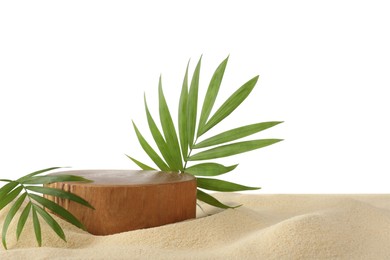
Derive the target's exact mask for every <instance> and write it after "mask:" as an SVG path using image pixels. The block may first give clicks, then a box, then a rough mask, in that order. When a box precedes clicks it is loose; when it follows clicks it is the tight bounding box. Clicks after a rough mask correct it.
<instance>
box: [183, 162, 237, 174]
mask: <svg viewBox="0 0 390 260" xmlns="http://www.w3.org/2000/svg"><path fill="white" fill-rule="evenodd" d="M237 165H238V164H236V165H232V166H223V165H222V164H218V163H200V164H196V165H193V166H191V167H188V168H187V169H186V172H187V173H190V174H192V175H196V176H217V175H221V174H224V173H227V172H230V171H232V170H234V169H235V168H236V167H237Z"/></svg>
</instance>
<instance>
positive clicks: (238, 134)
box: [193, 122, 282, 149]
mask: <svg viewBox="0 0 390 260" xmlns="http://www.w3.org/2000/svg"><path fill="white" fill-rule="evenodd" d="M280 123H282V122H263V123H257V124H252V125H247V126H242V127H238V128H235V129H232V130H229V131H226V132H223V133H221V134H218V135H216V136H213V137H210V138H208V139H206V140H204V141H202V142H200V143H198V144H196V145H195V146H194V147H193V148H194V149H197V148H204V147H208V146H213V145H218V144H222V143H227V142H231V141H234V140H237V139H240V138H243V137H246V136H249V135H252V134H255V133H257V132H260V131H263V130H265V129H268V128H270V127H273V126H275V125H278V124H280Z"/></svg>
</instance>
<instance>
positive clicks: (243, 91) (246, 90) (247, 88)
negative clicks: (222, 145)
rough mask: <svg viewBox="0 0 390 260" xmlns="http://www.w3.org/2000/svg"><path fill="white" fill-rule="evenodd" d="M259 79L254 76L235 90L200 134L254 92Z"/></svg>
mask: <svg viewBox="0 0 390 260" xmlns="http://www.w3.org/2000/svg"><path fill="white" fill-rule="evenodd" d="M258 79H259V76H256V77H254V78H252V79H251V80H249V81H248V82H246V83H245V84H244V85H242V86H241V87H240V88H239V89H238V90H237V91H236V92H234V93H233V94H232V95H231V96H230V97H229V98H228V99H227V100H226V101H225V103H223V104H222V106H221V107H220V108H219V109H218V110H217V112H215V114H214V115H213V116H212V117H211V118H210V120H209V121H208V122H207V123H206V125H205V126H204V127H203V128H202V129H201V131H200V133H198V136H201V135H202V134H204V133H206V132H207V131H208V130H210V129H211V128H212V127H214V126H215V125H216V124H218V123H219V122H221V121H222V120H223V119H224V118H226V117H227V116H228V115H230V114H231V113H232V112H233V111H234V110H235V109H236V108H237V107H238V106H239V105H240V104H241V103H242V102H243V101H244V100H245V99H246V98H247V97H248V95H249V94H250V93H251V92H252V90H253V88H254V87H255V85H256V83H257V80H258Z"/></svg>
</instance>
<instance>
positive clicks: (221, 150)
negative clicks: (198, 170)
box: [188, 139, 282, 161]
mask: <svg viewBox="0 0 390 260" xmlns="http://www.w3.org/2000/svg"><path fill="white" fill-rule="evenodd" d="M280 141H282V139H259V140H252V141H244V142H238V143H233V144H227V145H222V146H218V147H215V148H212V149H209V150H206V151H203V152H200V153H197V154H194V155H192V156H190V157H189V158H188V160H189V161H199V160H210V159H215V158H221V157H227V156H231V155H235V154H240V153H244V152H249V151H252V150H255V149H259V148H262V147H266V146H269V145H271V144H274V143H277V142H280Z"/></svg>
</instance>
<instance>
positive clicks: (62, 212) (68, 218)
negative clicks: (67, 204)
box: [30, 193, 85, 230]
mask: <svg viewBox="0 0 390 260" xmlns="http://www.w3.org/2000/svg"><path fill="white" fill-rule="evenodd" d="M30 197H31V198H32V199H33V200H35V201H36V202H38V203H40V204H41V205H42V206H44V207H46V208H48V209H49V210H51V211H53V212H54V213H55V214H57V215H59V216H60V217H63V218H64V219H65V220H66V221H68V222H69V223H71V224H73V225H74V226H76V227H78V228H81V229H83V230H85V227H84V225H83V224H82V223H81V222H80V221H79V220H78V219H77V218H76V217H75V216H73V215H72V213H70V212H69V211H67V210H66V209H64V208H63V207H61V206H59V205H58V204H56V203H54V202H53V201H51V200H48V199H46V198H44V197H41V196H38V195H35V194H32V193H30Z"/></svg>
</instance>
